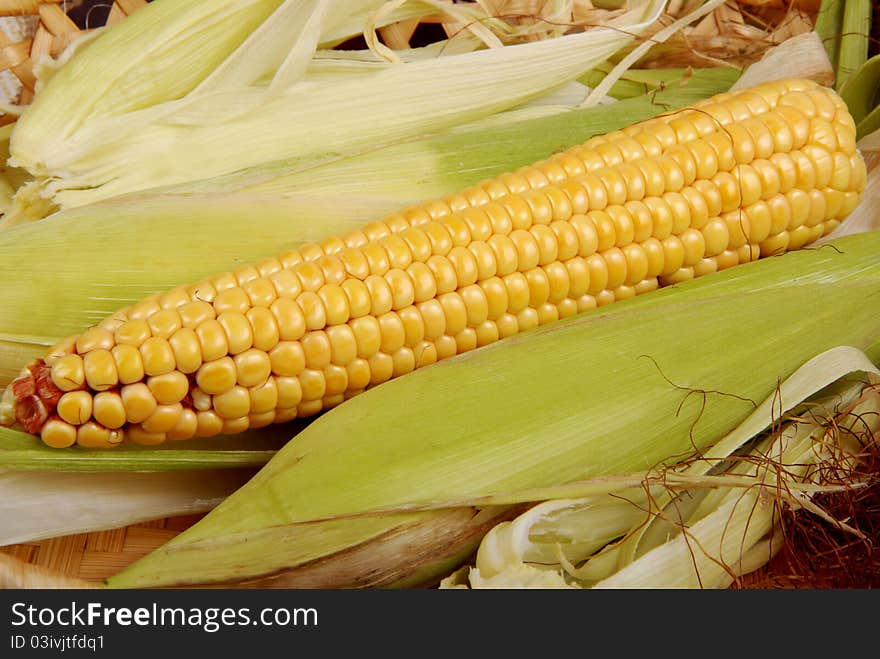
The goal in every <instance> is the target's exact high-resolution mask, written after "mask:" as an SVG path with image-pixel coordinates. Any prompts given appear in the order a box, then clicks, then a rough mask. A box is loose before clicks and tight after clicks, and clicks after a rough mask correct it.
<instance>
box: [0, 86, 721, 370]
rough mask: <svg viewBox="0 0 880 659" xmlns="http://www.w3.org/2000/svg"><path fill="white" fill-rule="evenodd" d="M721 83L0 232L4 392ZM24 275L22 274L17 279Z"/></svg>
mask: <svg viewBox="0 0 880 659" xmlns="http://www.w3.org/2000/svg"><path fill="white" fill-rule="evenodd" d="M726 82H727V81H726V79H721V80H717V81H714V83H713V81H712V79H711V77H708V78H707V79H706V80H705V82H704V84H702V85H700V86H695V87H690V86H688V87H684V88H682V89H669V90H667V91H664V92H661V93H659V94H657V95H656V96H655V97H648V96H642V97H639V98H634V99H630V100H627V101H622V102H620V103H617V104H616V105H615V107H614V108H609V107H608V106H600V107H595V108H586V109H582V110H571V111H568V112H566V113H562V114H558V115H552V116H547V117H541V118H537V119H522V120H514V121H511V122H503V123H502V122H499V123H498V124H497V125H494V126H489V127H483V128H481V129H477V128H469V129H463V130H462V131H461V132H451V133H446V134H441V135H437V136H433V137H430V138H426V139H423V140H418V141H413V142H410V143H407V144H404V145H398V146H391V147H387V148H384V149H379V150H377V151H374V152H372V153H369V154H365V155H362V156H357V157H352V158H348V159H342V160H339V161H337V162H333V163H328V164H325V165H322V166H320V167H316V168H313V169H308V170H305V171H302V172H301V173H291V174H281V175H278V174H277V173H276V172H272V173H271V175H270V174H262V173H253V174H247V175H242V176H241V177H238V178H236V179H232V180H227V179H219V180H214V181H204V182H202V184H201V185H199V186H192V187H191V188H187V189H183V190H179V191H178V192H176V193H174V194H171V193H168V194H165V195H150V196H132V197H123V198H119V199H114V200H108V201H105V202H101V203H99V204H93V205H90V206H84V207H81V208H75V209H70V210H67V211H61V212H59V213H56V214H54V215H52V216H51V217H49V218H46V219H45V220H42V221H41V222H35V223H29V224H25V225H21V226H18V227H16V228H14V229H9V230H7V231H2V232H0V299H2V300H3V304H2V305H0V386H5V385H6V384H7V383H8V382H9V381H11V380H12V379H13V378H14V377H16V376H17V375H18V373H19V371H20V369H21V367H22V365H24V364H26V363H29V362H30V361H32V360H33V359H36V358H38V357H41V356H42V355H43V354H45V351H46V350H47V349H48V348H49V347H50V346H52V345H54V344H55V343H57V342H58V341H59V340H61V339H62V338H63V337H65V336H69V335H71V334H74V333H78V332H80V331H82V329H83V328H85V327H88V326H90V325H92V324H95V323H96V322H99V321H100V320H101V319H103V318H105V317H106V316H108V315H110V314H111V313H113V312H114V311H116V310H117V309H119V308H122V307H124V306H127V305H129V304H131V303H133V302H135V301H137V300H139V299H141V298H143V297H145V296H146V295H149V294H151V293H154V292H157V291H161V290H166V289H169V288H172V287H174V286H176V285H178V284H180V283H181V282H188V281H197V280H198V279H199V278H201V277H205V276H209V275H211V274H214V273H215V272H221V271H223V270H226V269H232V268H235V267H237V266H238V265H241V264H243V263H248V262H251V261H254V260H256V259H259V258H261V257H265V256H269V255H274V254H278V253H280V252H282V251H284V250H285V249H293V248H295V247H297V246H298V245H299V244H300V243H301V242H302V241H306V240H317V239H320V238H323V237H326V236H328V235H334V234H339V233H342V232H344V231H347V230H349V229H353V228H355V227H357V226H360V225H361V224H362V223H365V222H368V221H370V220H373V219H375V218H377V217H381V216H382V215H384V214H387V213H391V212H394V211H397V210H399V209H401V208H403V207H404V206H406V205H407V204H409V203H415V202H417V201H422V200H424V199H428V198H431V197H432V196H442V195H444V194H451V193H454V192H456V191H458V190H460V189H463V188H465V187H467V186H469V185H473V184H475V183H478V182H479V181H480V180H482V179H485V178H489V177H491V176H494V175H496V174H500V173H502V172H504V171H508V170H513V169H516V168H517V167H519V166H521V165H524V164H530V163H532V162H535V161H537V160H539V159H541V158H544V157H546V156H548V155H550V154H551V153H553V152H555V151H557V150H559V149H560V148H566V147H568V146H571V145H574V144H577V143H579V142H583V141H585V140H587V139H589V138H590V137H592V136H593V135H596V134H599V133H604V132H607V131H610V130H614V129H617V128H620V127H622V126H625V125H627V124H629V123H632V122H634V121H638V120H640V119H646V118H649V117H651V116H654V115H655V114H657V113H658V112H660V111H664V110H665V109H666V108H678V107H681V106H683V105H686V104H688V103H692V102H695V101H697V100H699V99H701V98H704V97H705V95H707V92H708V91H709V89H707V88H708V87H711V91H712V93H718V92H721V91H723V90H725V89H726V88H727V85H726ZM713 85H714V86H713ZM708 95H711V94H708ZM281 169H282V171H283V168H281ZM228 191H235V192H234V194H230V193H229V192H228ZM98 236H100V240H98V239H96V237H98ZM168 236H174V241H173V243H171V242H170V241H169V238H168ZM23 269H26V270H27V271H28V276H26V277H23V276H21V273H22V271H23Z"/></svg>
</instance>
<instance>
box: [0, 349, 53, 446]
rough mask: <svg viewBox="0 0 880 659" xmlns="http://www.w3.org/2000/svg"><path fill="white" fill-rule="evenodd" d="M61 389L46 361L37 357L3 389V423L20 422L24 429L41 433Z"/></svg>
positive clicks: (0, 414)
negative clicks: (53, 378) (53, 379)
mask: <svg viewBox="0 0 880 659" xmlns="http://www.w3.org/2000/svg"><path fill="white" fill-rule="evenodd" d="M62 393H63V392H62V391H61V390H60V389H59V388H58V387H57V386H56V385H55V383H54V382H52V378H51V371H50V369H49V367H48V366H47V365H46V362H45V361H43V360H42V359H38V360H36V361H34V362H32V363H30V364H28V366H26V367H25V368H24V369H23V370H22V372H21V374H20V375H19V376H18V377H17V378H16V379H15V380H13V381H12V382H11V383H10V384H9V386H8V387H6V390H5V391H4V392H3V399H2V405H0V425H4V426H11V425H15V424H17V425H19V426H20V427H21V428H22V429H23V430H24V431H25V432H29V433H31V434H34V435H38V434H40V431H41V430H42V429H43V426H44V424H45V423H46V421H47V420H48V419H49V417H50V416H51V415H52V414H53V413H54V412H55V408H56V407H57V405H58V400H59V399H60V398H61V394H62Z"/></svg>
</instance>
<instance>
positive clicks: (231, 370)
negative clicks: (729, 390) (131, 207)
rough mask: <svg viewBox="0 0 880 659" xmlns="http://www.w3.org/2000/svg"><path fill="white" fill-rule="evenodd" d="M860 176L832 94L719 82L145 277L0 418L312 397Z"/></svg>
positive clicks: (191, 422)
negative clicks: (535, 150)
mask: <svg viewBox="0 0 880 659" xmlns="http://www.w3.org/2000/svg"><path fill="white" fill-rule="evenodd" d="M865 177H866V170H865V164H864V161H863V160H862V158H861V156H860V154H859V153H858V151H857V149H856V146H855V126H854V122H853V120H852V118H851V116H850V115H849V113H848V111H847V108H846V106H845V104H844V103H843V102H842V101H841V99H840V98H839V97H838V96H837V95H836V94H835V93H834V92H833V91H831V90H829V89H826V88H824V87H820V86H818V85H817V84H815V83H813V82H810V81H806V80H785V81H777V82H773V83H768V84H764V85H761V86H758V87H754V88H751V89H747V90H741V91H737V92H728V93H723V94H720V95H717V96H714V97H712V98H710V99H707V100H705V101H701V102H699V103H697V104H695V105H693V106H689V107H688V108H686V109H684V110H681V111H678V112H675V113H671V114H669V115H665V116H660V117H657V118H654V119H651V120H647V121H644V122H640V123H637V124H634V125H632V126H630V127H628V128H625V129H623V130H621V131H615V132H613V133H609V134H606V135H604V136H600V137H596V138H592V139H590V140H589V141H587V142H586V143H584V144H583V145H580V146H576V147H573V148H571V149H568V150H566V151H564V152H560V153H557V154H555V155H553V156H551V157H549V158H547V159H546V160H543V161H540V162H538V163H535V164H534V165H532V166H529V167H523V168H521V169H519V170H517V171H515V172H512V173H508V174H504V175H501V176H499V177H497V178H495V179H492V180H488V181H485V182H483V183H482V184H479V185H477V186H474V187H471V188H468V189H466V190H464V191H462V192H461V193H460V194H456V195H452V196H448V197H445V198H442V199H436V200H433V201H429V202H427V203H425V204H422V205H419V206H415V207H411V208H408V209H405V210H404V211H402V212H401V213H398V214H393V215H390V216H388V217H385V218H384V219H383V220H381V221H377V222H373V223H371V224H368V225H366V226H364V227H363V229H362V230H361V231H357V232H353V233H351V234H349V235H345V236H340V237H331V238H327V239H326V240H323V241H321V242H320V243H313V244H307V245H304V246H301V247H300V248H299V249H297V250H295V251H288V252H285V253H283V254H281V255H280V256H278V257H277V258H269V259H265V260H263V261H260V262H258V263H255V264H252V265H248V266H245V267H242V268H239V269H238V270H236V271H234V272H226V273H222V274H219V275H217V276H215V277H213V278H210V279H208V280H205V281H202V282H199V283H196V284H192V285H188V286H180V287H177V288H175V289H173V290H171V291H168V292H166V293H163V294H156V295H153V296H150V297H148V298H146V299H144V300H142V301H141V302H139V303H137V304H135V305H133V306H131V307H128V308H126V309H123V310H121V311H119V312H117V313H115V314H113V315H112V316H110V317H109V318H107V319H105V320H104V321H102V322H101V323H99V324H98V325H97V326H94V327H91V328H89V329H87V330H86V331H85V332H83V333H82V334H80V335H78V336H72V337H69V338H68V339H66V340H65V341H62V342H61V343H59V344H58V345H57V346H55V347H53V348H52V349H51V350H50V351H49V353H48V354H47V356H46V357H45V359H43V360H38V361H36V362H34V363H33V364H30V365H29V366H28V367H26V368H25V369H24V370H23V372H22V374H21V376H20V377H19V378H18V379H16V380H15V381H14V382H13V383H12V384H10V386H9V387H8V388H7V389H6V391H5V392H4V396H3V404H2V415H0V416H2V421H3V423H5V424H7V425H9V424H12V423H16V422H17V423H18V424H19V425H20V426H21V427H22V428H23V429H24V430H25V431H27V432H30V433H33V434H40V436H41V437H42V439H43V441H44V442H45V443H47V444H49V445H50V446H55V447H67V446H71V445H73V444H78V445H80V446H85V447H109V446H114V445H117V444H119V443H121V442H122V441H123V440H124V439H126V438H127V439H129V440H131V441H134V442H137V443H142V444H158V443H161V442H164V441H165V440H167V439H186V438H190V437H194V436H198V437H207V436H213V435H218V434H230V433H236V432H240V431H243V430H245V429H247V428H255V427H261V426H265V425H268V424H270V423H273V422H282V421H288V420H290V419H293V418H296V417H306V416H310V415H314V414H317V413H319V412H321V411H322V410H326V409H329V408H332V407H333V406H335V405H338V404H339V403H341V402H342V401H343V400H345V399H346V398H348V397H351V396H353V395H356V394H358V393H360V392H362V391H364V390H365V389H367V388H369V387H373V386H375V385H378V384H380V383H382V382H384V381H386V380H388V379H390V378H392V377H397V376H399V375H403V374H405V373H408V372H410V371H412V370H413V369H415V368H419V367H422V366H426V365H429V364H432V363H434V362H437V361H439V360H442V359H446V358H448V357H451V356H453V355H456V354H458V353H461V352H465V351H469V350H473V349H474V348H477V347H479V346H482V345H486V344H489V343H493V342H495V341H498V340H499V339H503V338H505V337H507V336H510V335H512V334H515V333H517V332H521V331H525V330H528V329H532V328H534V327H537V326H539V325H542V324H545V323H548V322H551V321H555V320H557V319H560V318H564V317H567V316H571V315H573V314H577V313H580V312H583V311H586V310H588V309H592V308H595V307H597V306H602V305H605V304H608V303H610V302H613V301H615V300H622V299H626V298H630V297H632V296H634V295H637V294H640V293H644V292H648V291H651V290H654V289H656V288H657V287H658V286H662V285H667V284H673V283H676V282H680V281H684V280H687V279H690V278H693V277H697V276H701V275H704V274H708V273H711V272H715V271H717V270H723V269H725V268H728V267H731V266H734V265H737V264H739V263H745V262H749V261H753V260H755V259H758V258H760V257H762V256H767V255H771V254H777V253H781V252H784V251H786V250H792V249H797V248H800V247H801V246H803V245H806V244H808V243H810V242H812V241H814V240H816V239H817V238H819V237H821V236H822V235H824V234H826V233H828V232H830V231H831V230H833V229H834V228H835V227H836V226H837V225H838V224H839V223H840V221H841V220H842V219H843V218H845V217H846V215H847V214H848V213H849V212H850V211H851V210H852V209H853V208H854V207H855V206H856V205H857V203H858V201H859V198H860V193H861V191H862V189H863V187H864V184H865Z"/></svg>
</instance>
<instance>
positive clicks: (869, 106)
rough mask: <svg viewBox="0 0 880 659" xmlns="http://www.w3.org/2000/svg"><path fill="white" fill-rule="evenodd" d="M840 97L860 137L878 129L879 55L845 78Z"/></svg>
mask: <svg viewBox="0 0 880 659" xmlns="http://www.w3.org/2000/svg"><path fill="white" fill-rule="evenodd" d="M840 97H841V98H842V99H843V100H844V101H845V102H846V105H847V107H848V108H849V110H850V114H852V117H853V120H854V121H855V122H856V137H857V138H858V139H861V138H863V137H865V136H867V135H869V134H871V133H873V132H874V131H876V130H878V129H880V55H875V56H874V57H872V58H871V59H869V60H868V61H867V62H865V63H864V64H863V65H862V66H860V67H859V68H858V69H857V70H856V71H854V72H853V74H852V75H851V76H850V77H849V78H848V79H847V81H846V84H845V85H844V86H843V87H842V88H841V90H840Z"/></svg>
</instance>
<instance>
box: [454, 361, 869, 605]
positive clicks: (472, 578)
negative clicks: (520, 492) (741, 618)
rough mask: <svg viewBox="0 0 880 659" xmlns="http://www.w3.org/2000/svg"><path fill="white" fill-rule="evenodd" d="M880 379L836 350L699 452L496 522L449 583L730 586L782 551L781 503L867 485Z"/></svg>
mask: <svg viewBox="0 0 880 659" xmlns="http://www.w3.org/2000/svg"><path fill="white" fill-rule="evenodd" d="M878 385H880V370H878V369H877V367H876V366H875V365H874V364H872V363H871V362H870V361H869V360H868V359H867V357H866V356H865V355H864V353H862V352H860V351H858V350H856V349H854V348H851V347H849V346H841V347H838V348H834V349H831V350H828V351H826V352H824V353H822V354H821V355H818V356H817V357H815V358H813V359H811V360H810V361H809V362H807V363H806V364H804V366H802V367H801V368H799V369H798V370H797V371H796V372H795V373H794V374H793V375H792V376H791V377H789V378H787V379H786V380H785V381H784V382H782V383H781V384H780V385H779V387H778V388H777V390H776V391H774V392H773V394H772V395H771V397H770V398H768V399H767V400H765V401H764V402H763V403H762V404H761V406H760V407H758V408H757V409H756V410H755V411H754V412H753V413H752V414H751V415H750V416H749V418H748V419H747V420H746V421H744V422H743V423H742V424H741V425H739V426H738V427H737V428H736V429H735V430H734V431H733V432H731V433H729V434H728V435H727V436H725V437H724V438H722V439H721V440H720V441H719V442H718V443H717V444H715V445H714V446H712V447H711V448H710V449H707V451H706V452H705V454H704V455H702V456H700V458H699V459H694V460H692V461H684V462H682V463H681V464H678V465H674V466H673V467H671V468H669V469H666V470H664V471H662V472H659V471H654V472H649V473H647V474H636V475H621V476H619V477H612V478H606V479H600V480H599V481H598V482H593V481H586V482H584V483H582V484H576V485H574V486H568V487H566V488H563V489H567V490H568V492H567V493H566V494H565V497H566V498H561V499H560V498H556V499H552V500H548V501H546V502H544V503H541V504H539V505H537V506H535V507H534V508H532V509H530V510H529V511H528V512H526V513H525V514H523V515H521V516H520V517H518V518H517V519H516V520H515V521H513V522H511V523H503V524H499V525H498V526H497V527H495V528H493V529H492V531H490V532H489V533H488V534H487V535H486V537H485V538H484V539H483V541H482V542H481V544H480V549H479V551H478V553H477V558H476V566H475V568H472V569H471V568H465V569H464V570H462V571H459V572H458V573H456V574H454V575H452V577H450V578H447V579H444V581H443V584H442V585H443V586H445V587H462V586H464V587H467V586H468V585H469V586H470V587H473V588H523V587H537V586H542V587H554V588H570V587H581V588H589V587H598V588H608V587H615V588H644V587H652V588H682V587H685V588H694V587H698V588H726V587H728V586H729V585H730V584H731V583H732V582H733V581H734V580H735V579H736V578H738V577H740V576H742V575H743V574H746V573H748V572H751V571H754V570H755V569H757V568H758V567H760V566H762V565H764V564H766V562H767V561H769V560H770V558H771V557H772V556H773V555H774V554H775V553H776V551H778V550H779V549H780V548H781V547H782V545H783V543H782V542H781V538H780V536H781V533H782V532H783V531H782V529H781V528H780V522H779V519H778V517H777V515H778V513H779V510H780V507H781V506H783V505H789V506H793V507H794V508H795V509H806V510H807V511H808V512H809V513H812V514H816V513H818V514H820V515H821V514H822V511H821V510H819V509H817V508H816V506H815V505H814V504H812V502H811V495H812V494H813V493H815V492H818V491H823V490H824V491H828V490H834V489H844V488H847V487H848V488H858V487H859V486H861V485H863V484H864V483H863V482H861V479H859V478H858V477H857V476H855V475H854V473H853V467H854V466H856V464H857V463H858V457H857V456H859V454H862V453H863V451H864V450H865V447H866V446H870V445H871V444H872V443H873V442H874V433H876V432H877V430H878V429H880V418H878V417H877V412H878V410H880V387H878ZM817 392H818V393H817ZM794 401H797V403H795V402H794ZM783 406H785V407H789V408H790V409H788V410H786V412H785V414H782V413H781V409H782V408H783ZM627 481H629V482H630V483H634V485H629V484H628V483H627ZM578 488H581V489H582V490H587V491H590V490H592V491H595V492H596V493H595V494H593V493H591V494H590V496H587V497H586V498H578V499H573V498H571V497H572V496H577V495H576V494H575V492H576V490H577V489H578ZM554 496H555V495H554ZM838 528H845V527H844V525H843V524H841V525H840V526H839V527H838ZM683 529H686V533H684V534H683V533H682V530H683ZM661 565H662V569H661Z"/></svg>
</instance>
